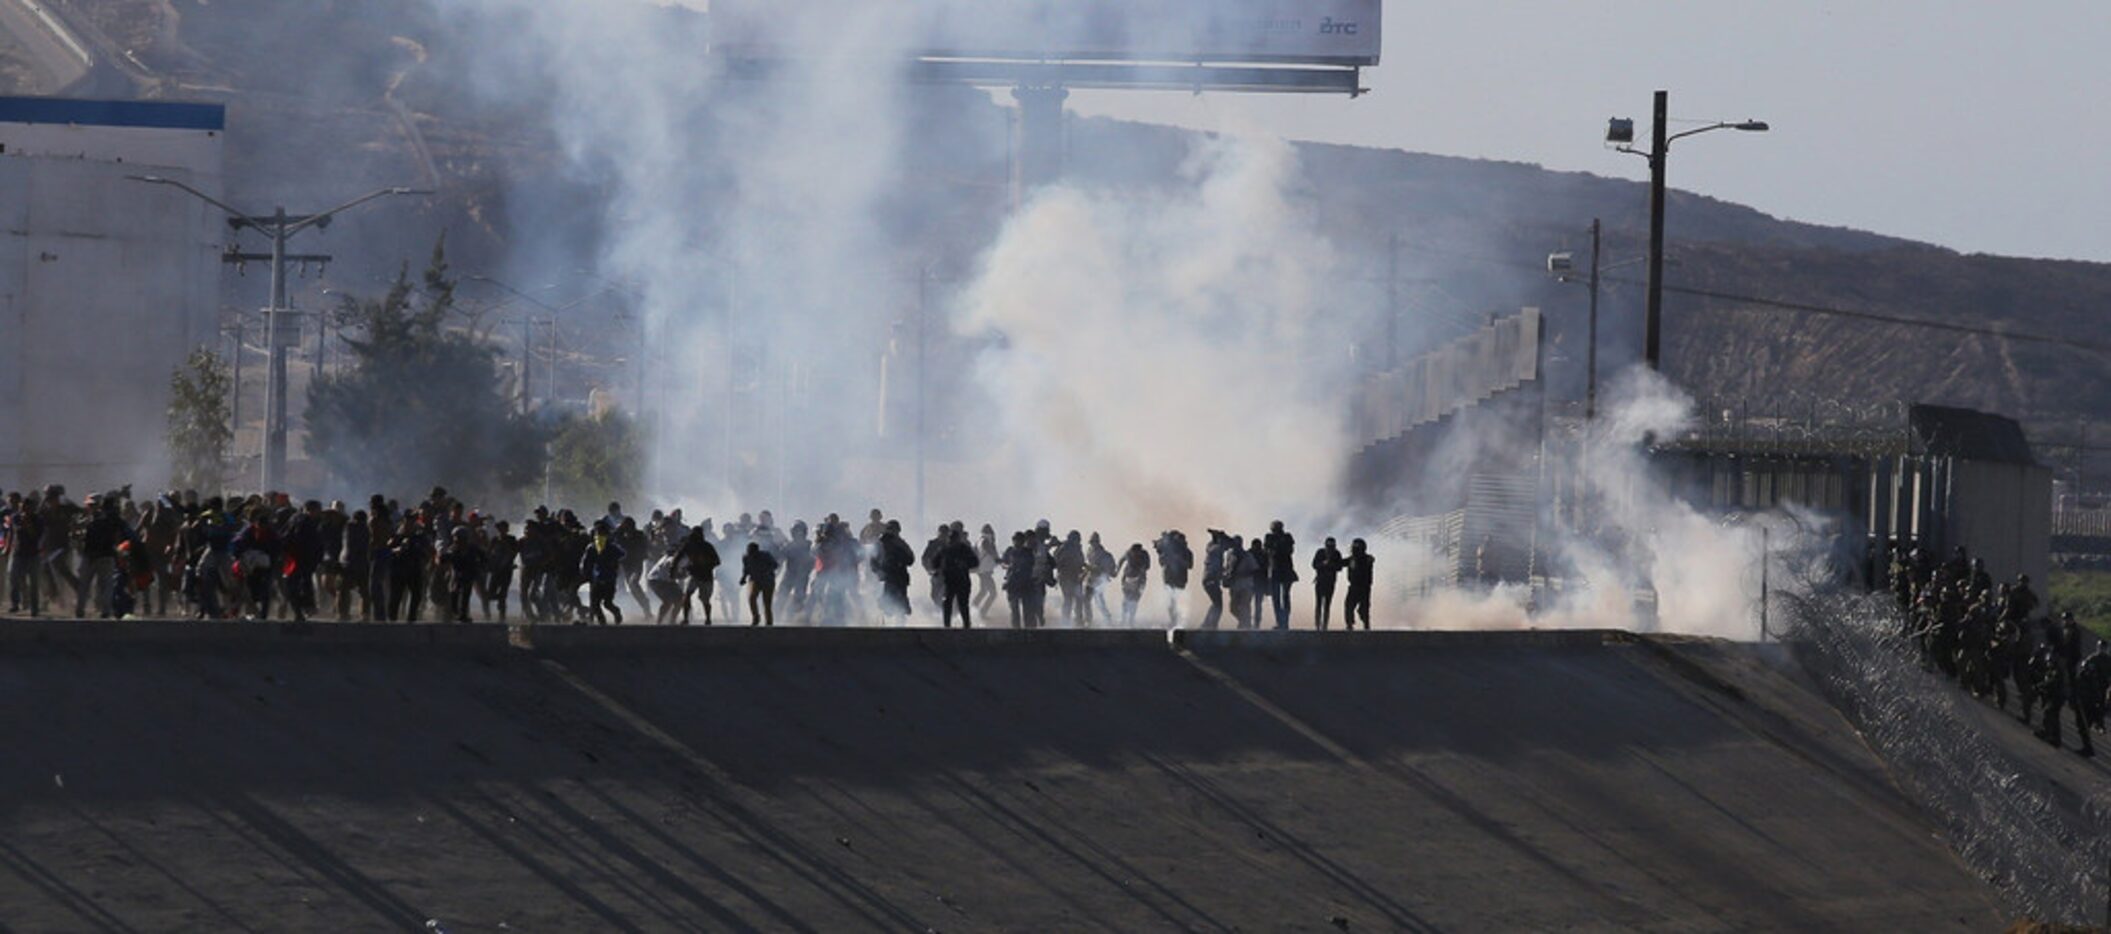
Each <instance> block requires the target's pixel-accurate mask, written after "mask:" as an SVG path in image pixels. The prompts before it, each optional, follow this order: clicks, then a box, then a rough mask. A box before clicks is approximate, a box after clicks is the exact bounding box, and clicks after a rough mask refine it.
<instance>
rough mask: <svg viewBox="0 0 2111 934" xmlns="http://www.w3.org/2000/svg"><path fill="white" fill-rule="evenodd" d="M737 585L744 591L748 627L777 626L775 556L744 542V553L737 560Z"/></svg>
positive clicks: (756, 545)
mask: <svg viewBox="0 0 2111 934" xmlns="http://www.w3.org/2000/svg"><path fill="white" fill-rule="evenodd" d="M740 582H741V583H742V584H745V585H747V588H748V625H750V626H771V627H774V626H776V625H777V556H776V555H773V554H770V553H769V552H768V551H765V550H763V547H762V543H761V542H756V541H750V542H748V553H747V554H746V555H743V556H742V557H741V559H740Z"/></svg>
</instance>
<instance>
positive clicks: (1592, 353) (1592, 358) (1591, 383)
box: [1583, 217, 1602, 421]
mask: <svg viewBox="0 0 2111 934" xmlns="http://www.w3.org/2000/svg"><path fill="white" fill-rule="evenodd" d="M1601 229H1602V227H1601V225H1600V223H1599V221H1598V219H1597V218H1595V217H1594V218H1591V326H1590V335H1589V337H1588V338H1587V340H1588V342H1589V347H1588V348H1587V349H1586V350H1585V351H1584V359H1585V360H1586V361H1587V362H1586V364H1585V370H1586V373H1585V376H1584V378H1585V380H1586V385H1585V387H1584V390H1583V418H1584V420H1585V421H1591V420H1594V419H1596V418H1597V417H1598V273H1599V268H1600V267H1599V265H1598V245H1599V244H1598V240H1599V232H1600V230H1601Z"/></svg>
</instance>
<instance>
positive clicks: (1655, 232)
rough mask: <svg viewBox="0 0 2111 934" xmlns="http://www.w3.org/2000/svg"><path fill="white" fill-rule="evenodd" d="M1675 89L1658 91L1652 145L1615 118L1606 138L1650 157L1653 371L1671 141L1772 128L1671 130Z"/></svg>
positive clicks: (1649, 348) (1748, 124)
mask: <svg viewBox="0 0 2111 934" xmlns="http://www.w3.org/2000/svg"><path fill="white" fill-rule="evenodd" d="M1670 122H1671V92H1670V91H1658V92H1657V95H1656V127H1655V128H1654V130H1653V131H1652V133H1651V140H1650V148H1649V150H1648V151H1646V152H1645V151H1643V150H1640V149H1636V148H1634V141H1635V122H1634V121H1633V120H1628V119H1622V118H1614V119H1613V121H1612V123H1611V125H1610V126H1609V127H1608V128H1607V129H1606V133H1605V141H1606V142H1607V143H1609V144H1611V145H1612V146H1614V147H1615V148H1617V149H1618V150H1619V151H1621V152H1624V153H1629V154H1632V155H1637V156H1641V157H1643V158H1645V159H1648V160H1649V304H1648V311H1647V315H1646V317H1645V319H1644V320H1645V324H1644V329H1643V337H1642V358H1643V360H1644V361H1645V362H1647V363H1648V364H1649V368H1650V369H1652V370H1660V369H1662V363H1663V335H1664V163H1665V162H1666V160H1667V159H1668V158H1669V157H1670V155H1671V144H1672V143H1673V142H1675V141H1677V140H1681V139H1685V138H1686V137H1688V136H1697V135H1699V134H1702V133H1708V132H1712V131H1714V130H1740V131H1743V132H1746V133H1764V132H1766V131H1767V129H1768V127H1767V125H1766V123H1765V122H1764V121H1760V120H1745V121H1742V122H1739V123H1715V124H1710V125H1708V126H1703V127H1699V128H1696V129H1692V130H1687V131H1685V132H1683V133H1671V132H1669V130H1670Z"/></svg>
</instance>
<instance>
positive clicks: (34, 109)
mask: <svg viewBox="0 0 2111 934" xmlns="http://www.w3.org/2000/svg"><path fill="white" fill-rule="evenodd" d="M0 123H56V124H74V125H78V126H119V127H141V128H146V129H156V130H225V129H227V107H226V106H225V105H223V104H191V103H178V102H172V101H87V100H73V99H69V98H63V97H0Z"/></svg>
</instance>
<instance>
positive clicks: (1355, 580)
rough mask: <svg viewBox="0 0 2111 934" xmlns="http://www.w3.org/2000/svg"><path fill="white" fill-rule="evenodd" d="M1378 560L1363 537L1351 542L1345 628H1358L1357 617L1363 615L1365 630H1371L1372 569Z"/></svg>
mask: <svg viewBox="0 0 2111 934" xmlns="http://www.w3.org/2000/svg"><path fill="white" fill-rule="evenodd" d="M1376 563H1377V562H1376V561H1375V560H1374V559H1373V558H1372V557H1371V554H1370V548H1369V546H1367V545H1365V544H1364V542H1363V539H1360V538H1359V539H1356V540H1355V541H1352V542H1350V543H1349V561H1348V572H1349V598H1348V605H1347V606H1345V607H1343V610H1344V613H1343V620H1344V621H1345V622H1347V623H1348V626H1347V627H1345V628H1348V629H1355V628H1356V617H1357V616H1359V615H1361V616H1362V617H1363V630H1364V631H1365V632H1369V631H1371V569H1372V566H1373V565H1375V564H1376Z"/></svg>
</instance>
